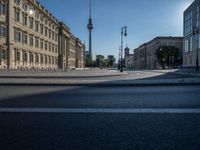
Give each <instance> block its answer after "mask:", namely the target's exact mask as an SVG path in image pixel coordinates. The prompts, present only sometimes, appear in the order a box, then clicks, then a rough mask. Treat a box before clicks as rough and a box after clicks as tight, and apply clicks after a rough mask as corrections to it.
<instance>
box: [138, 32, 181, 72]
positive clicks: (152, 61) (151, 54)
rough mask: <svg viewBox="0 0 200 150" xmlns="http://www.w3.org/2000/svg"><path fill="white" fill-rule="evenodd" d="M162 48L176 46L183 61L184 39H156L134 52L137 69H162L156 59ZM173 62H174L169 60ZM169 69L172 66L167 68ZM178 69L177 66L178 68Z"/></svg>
mask: <svg viewBox="0 0 200 150" xmlns="http://www.w3.org/2000/svg"><path fill="white" fill-rule="evenodd" d="M161 46H174V47H176V48H178V49H179V55H180V56H179V59H180V61H181V60H182V51H183V38H182V37H170V36H169V37H167V36H166V37H156V38H154V39H153V40H151V41H149V42H148V43H144V44H142V45H141V46H139V47H138V48H136V49H135V50H134V64H135V68H137V69H160V68H161V66H160V64H159V63H158V61H157V58H156V51H157V49H158V48H159V47H161ZM169 61H172V60H169ZM167 67H168V68H169V67H170V66H167ZM176 67H177V66H176Z"/></svg>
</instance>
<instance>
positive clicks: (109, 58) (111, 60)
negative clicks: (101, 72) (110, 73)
mask: <svg viewBox="0 0 200 150" xmlns="http://www.w3.org/2000/svg"><path fill="white" fill-rule="evenodd" d="M115 61H116V59H115V57H114V56H113V55H108V56H107V67H113V65H114V63H115Z"/></svg>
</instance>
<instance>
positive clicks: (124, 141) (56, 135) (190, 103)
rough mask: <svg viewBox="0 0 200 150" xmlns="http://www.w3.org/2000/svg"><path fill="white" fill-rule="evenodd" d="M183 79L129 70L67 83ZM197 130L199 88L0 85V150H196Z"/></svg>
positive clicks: (199, 140) (199, 124)
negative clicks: (121, 73)
mask: <svg viewBox="0 0 200 150" xmlns="http://www.w3.org/2000/svg"><path fill="white" fill-rule="evenodd" d="M68 78H69V79H68V80H71V79H70V78H71V77H68ZM185 78H191V77H189V76H185V75H175V74H160V73H152V72H142V71H134V72H129V74H128V75H126V76H120V77H117V76H115V77H93V78H92V77H84V78H81V77H80V78H78V77H76V78H74V79H73V78H72V80H77V82H79V81H80V80H101V79H104V80H108V81H107V82H110V81H112V82H115V80H122V81H123V80H125V81H126V82H129V81H131V80H144V81H149V80H163V81H164V80H167V81H168V80H170V79H185ZM2 80H3V79H2ZM6 80H9V79H6ZM24 80H26V79H24ZM199 127H200V85H190V86H186V85H185V86H183V85H182V86H178V85H177V86H169V85H168V86H153V85H151V86H127V87H126V86H123V87H120V86H113V87H103V86H99V87H98V86H72V87H70V86H0V150H36V149H37V150H46V149H50V150H65V149H67V150H79V149H80V150H104V149H106V150H107V149H108V150H118V149H119V150H126V149H130V150H133V149H136V150H147V149H148V150H165V149H167V150H179V149H180V150H199V149H200V130H199Z"/></svg>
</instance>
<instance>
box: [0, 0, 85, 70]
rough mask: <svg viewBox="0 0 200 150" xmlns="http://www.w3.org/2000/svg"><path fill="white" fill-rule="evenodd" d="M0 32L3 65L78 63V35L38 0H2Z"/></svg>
mask: <svg viewBox="0 0 200 150" xmlns="http://www.w3.org/2000/svg"><path fill="white" fill-rule="evenodd" d="M0 33H1V35H0V68H9V69H23V68H24V69H32V68H34V69H73V68H75V67H76V66H75V59H76V58H75V56H76V54H75V53H76V46H75V45H76V41H77V40H76V39H77V38H76V37H75V36H74V35H73V34H72V33H71V32H70V30H69V28H68V27H67V26H66V25H64V23H59V21H58V20H57V19H56V18H55V17H54V16H53V15H52V14H51V13H50V12H49V11H48V10H47V9H45V8H44V7H43V6H42V5H41V4H40V3H39V2H38V1H37V0H0ZM79 44H80V45H81V47H84V46H83V44H82V43H81V42H80V40H79ZM70 64H71V65H70Z"/></svg>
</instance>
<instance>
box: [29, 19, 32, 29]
mask: <svg viewBox="0 0 200 150" xmlns="http://www.w3.org/2000/svg"><path fill="white" fill-rule="evenodd" d="M29 21H30V23H29V24H30V28H31V29H33V18H32V17H30V18H29Z"/></svg>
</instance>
